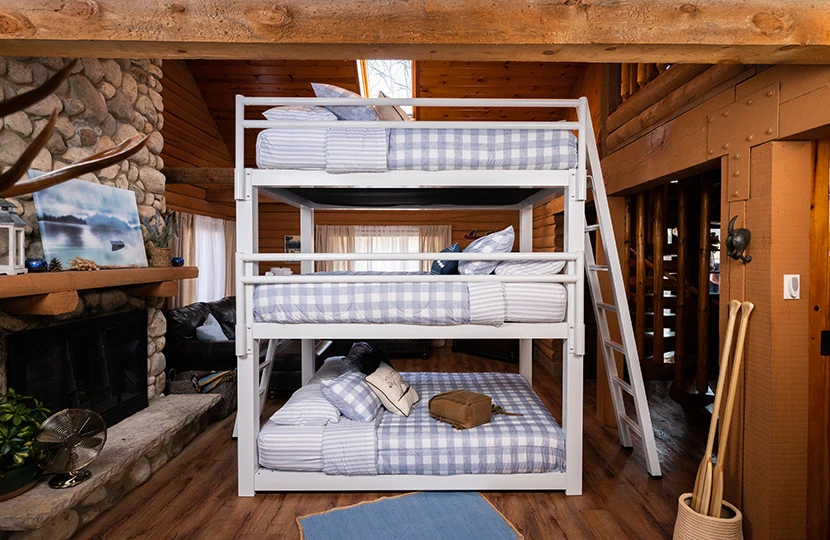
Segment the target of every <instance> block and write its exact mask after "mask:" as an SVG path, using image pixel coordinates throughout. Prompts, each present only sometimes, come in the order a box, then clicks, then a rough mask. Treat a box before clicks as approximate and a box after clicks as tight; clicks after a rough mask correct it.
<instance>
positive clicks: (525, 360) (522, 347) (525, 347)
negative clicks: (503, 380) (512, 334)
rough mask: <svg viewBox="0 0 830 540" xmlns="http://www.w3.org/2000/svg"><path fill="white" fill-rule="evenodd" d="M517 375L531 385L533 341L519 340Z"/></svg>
mask: <svg viewBox="0 0 830 540" xmlns="http://www.w3.org/2000/svg"><path fill="white" fill-rule="evenodd" d="M519 374H520V375H521V376H522V377H524V379H525V380H526V381H527V382H528V384H530V385H533V340H532V339H520V340H519Z"/></svg>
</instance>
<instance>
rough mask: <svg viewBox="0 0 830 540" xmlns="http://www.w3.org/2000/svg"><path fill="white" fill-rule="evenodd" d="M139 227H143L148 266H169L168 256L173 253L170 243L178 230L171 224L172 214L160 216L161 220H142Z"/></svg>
mask: <svg viewBox="0 0 830 540" xmlns="http://www.w3.org/2000/svg"><path fill="white" fill-rule="evenodd" d="M141 225H142V226H143V227H144V247H145V248H146V249H147V258H148V262H149V263H150V266H154V267H164V266H170V265H171V264H170V254H171V253H172V252H173V249H172V248H171V247H170V242H172V241H173V237H174V236H175V235H176V231H178V230H179V226H178V225H176V224H175V223H173V213H172V212H170V213H168V214H162V215H161V219H149V218H144V219H142V220H141Z"/></svg>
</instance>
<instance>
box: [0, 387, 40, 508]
mask: <svg viewBox="0 0 830 540" xmlns="http://www.w3.org/2000/svg"><path fill="white" fill-rule="evenodd" d="M48 417H49V410H48V409H46V408H45V407H44V406H43V403H41V402H40V401H38V400H37V399H35V398H33V397H31V396H21V395H20V394H18V393H17V392H15V391H14V390H13V389H11V388H9V390H8V392H6V393H5V394H3V395H2V396H0V501H3V500H6V499H10V498H12V497H16V496H17V495H20V494H21V493H23V492H24V491H26V490H28V489H29V488H31V487H32V486H34V485H35V483H37V479H38V477H39V476H40V471H39V469H38V467H37V464H36V463H35V451H34V447H33V444H32V442H33V440H34V437H35V433H36V432H37V430H38V428H39V427H40V424H41V422H43V421H44V420H46V418H48Z"/></svg>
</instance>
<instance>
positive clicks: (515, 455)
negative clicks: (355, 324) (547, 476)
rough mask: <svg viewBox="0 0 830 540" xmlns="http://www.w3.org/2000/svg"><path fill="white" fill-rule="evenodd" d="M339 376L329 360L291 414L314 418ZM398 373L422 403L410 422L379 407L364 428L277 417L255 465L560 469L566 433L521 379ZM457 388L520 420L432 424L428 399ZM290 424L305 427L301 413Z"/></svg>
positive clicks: (423, 471) (435, 471)
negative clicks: (323, 393) (326, 386)
mask: <svg viewBox="0 0 830 540" xmlns="http://www.w3.org/2000/svg"><path fill="white" fill-rule="evenodd" d="M339 373H340V360H339V358H331V359H329V360H328V361H327V362H326V363H325V365H324V366H323V368H321V370H320V372H318V374H317V375H315V377H314V378H312V380H311V381H310V382H309V384H308V385H307V386H305V387H303V388H301V389H300V390H298V391H297V392H296V393H295V395H294V396H292V398H291V399H292V400H295V403H294V405H295V408H296V405H297V402H298V401H306V402H307V404H306V405H304V406H303V410H304V411H306V413H307V414H308V416H307V418H311V417H312V416H319V412H320V411H319V409H316V408H315V406H313V405H311V404H312V403H314V399H313V396H312V395H313V394H315V393H316V392H319V391H320V390H319V388H320V387H321V386H322V384H323V383H324V382H325V381H326V380H329V379H333V378H335V377H337V376H338V375H339ZM401 375H402V376H403V377H404V378H405V379H406V380H407V381H408V382H409V384H410V385H411V387H412V388H413V389H414V390H415V391H416V392H417V393H418V395H419V396H420V398H421V399H420V401H419V402H418V403H416V404H415V405H414V407H413V408H412V410H411V411H410V414H409V416H398V415H395V414H393V413H391V412H389V411H387V410H384V409H381V410H380V411H379V412H378V414H377V416H376V418H375V420H374V421H369V422H355V421H351V420H348V419H346V418H345V417H343V416H340V417H335V418H330V419H329V420H328V421H327V422H326V423H325V424H324V425H281V424H277V423H276V422H275V421H274V418H276V414H275V416H274V417H272V419H271V420H269V421H268V422H266V424H265V425H264V426H263V427H262V430H261V431H260V433H259V437H258V449H259V462H260V465H261V466H262V467H266V468H269V469H276V470H289V471H317V472H320V471H322V472H325V473H326V474H333V475H376V474H414V475H455V474H516V473H543V472H559V471H563V470H564V469H565V435H564V432H563V431H562V429H561V428H560V427H559V425H558V424H557V423H556V420H555V419H554V418H553V416H552V415H551V414H550V412H549V411H548V410H547V409H546V408H545V406H544V404H543V403H542V401H541V400H540V399H539V397H538V396H537V395H536V393H535V392H534V391H533V389H532V388H531V386H530V385H529V384H528V383H527V381H525V379H524V378H522V377H521V376H520V375H518V374H515V373H421V372H413V373H402V374H401ZM458 388H463V389H466V390H471V391H473V392H479V393H482V394H486V395H488V396H490V397H492V398H493V401H494V403H495V404H496V405H498V406H500V407H502V408H503V409H504V410H505V411H509V412H513V413H519V414H521V415H522V416H505V415H493V417H492V420H491V421H490V422H489V423H487V424H484V425H481V426H477V427H475V428H472V429H466V430H456V429H455V428H453V427H452V426H451V425H450V424H447V423H444V422H440V421H438V420H435V419H434V418H432V417H431V416H430V414H429V405H428V403H429V400H430V398H431V397H432V396H434V395H436V394H440V393H442V392H447V391H450V390H454V389H458ZM298 396H299V399H297V398H298ZM322 399H324V398H322ZM290 403H291V400H290V401H289V403H288V404H286V407H288V406H289V404H290ZM318 405H319V404H318ZM278 412H279V411H278ZM294 421H295V422H303V415H302V414H301V415H300V416H299V417H295V420H294ZM314 423H318V422H314Z"/></svg>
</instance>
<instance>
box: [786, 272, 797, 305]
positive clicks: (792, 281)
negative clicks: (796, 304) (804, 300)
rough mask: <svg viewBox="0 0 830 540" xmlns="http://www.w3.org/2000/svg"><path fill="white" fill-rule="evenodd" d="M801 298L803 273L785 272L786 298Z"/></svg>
mask: <svg viewBox="0 0 830 540" xmlns="http://www.w3.org/2000/svg"><path fill="white" fill-rule="evenodd" d="M799 298H801V275H799V274H784V300H798V299H799Z"/></svg>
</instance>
